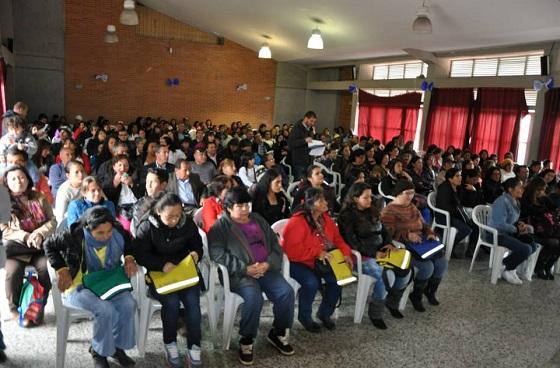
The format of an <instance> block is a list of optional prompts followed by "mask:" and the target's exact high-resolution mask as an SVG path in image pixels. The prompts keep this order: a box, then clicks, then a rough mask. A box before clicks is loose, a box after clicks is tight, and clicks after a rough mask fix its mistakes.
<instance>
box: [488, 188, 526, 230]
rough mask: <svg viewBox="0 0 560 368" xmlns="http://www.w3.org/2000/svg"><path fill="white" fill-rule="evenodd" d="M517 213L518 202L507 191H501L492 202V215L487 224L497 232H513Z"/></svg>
mask: <svg viewBox="0 0 560 368" xmlns="http://www.w3.org/2000/svg"><path fill="white" fill-rule="evenodd" d="M519 214H520V208H519V202H518V201H517V200H515V199H514V198H513V197H512V196H511V195H510V194H509V193H503V194H502V195H501V196H499V197H498V198H497V199H496V200H495V201H494V203H492V217H491V218H490V220H489V221H488V225H489V226H492V227H494V228H496V229H497V230H498V232H501V233H508V234H515V233H516V232H517V226H516V223H517V221H518V220H519Z"/></svg>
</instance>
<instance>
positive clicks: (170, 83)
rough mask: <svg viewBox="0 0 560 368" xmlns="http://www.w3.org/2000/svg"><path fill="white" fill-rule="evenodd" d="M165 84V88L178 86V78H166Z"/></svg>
mask: <svg viewBox="0 0 560 368" xmlns="http://www.w3.org/2000/svg"><path fill="white" fill-rule="evenodd" d="M165 84H167V87H173V86H178V85H179V78H168V79H166V80H165Z"/></svg>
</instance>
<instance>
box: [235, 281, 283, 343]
mask: <svg viewBox="0 0 560 368" xmlns="http://www.w3.org/2000/svg"><path fill="white" fill-rule="evenodd" d="M232 291H233V292H234V293H236V294H239V295H241V297H242V298H243V305H242V306H241V321H240V322H239V335H241V336H242V337H244V338H249V339H254V338H255V337H256V336H257V331H258V329H259V322H260V318H261V310H262V305H263V296H262V293H263V292H264V293H265V294H266V297H267V298H268V299H269V300H270V301H271V302H272V304H273V307H272V313H273V314H274V322H272V327H273V328H274V331H275V333H277V334H280V335H284V331H285V330H286V329H287V328H291V327H292V324H293V322H294V289H292V287H291V286H290V284H288V282H287V281H286V280H285V279H284V277H283V276H282V274H281V273H280V272H277V271H268V272H266V273H265V274H264V276H263V277H261V278H259V279H254V278H251V277H244V278H243V279H242V280H241V283H240V285H239V287H237V288H235V289H233V290H232Z"/></svg>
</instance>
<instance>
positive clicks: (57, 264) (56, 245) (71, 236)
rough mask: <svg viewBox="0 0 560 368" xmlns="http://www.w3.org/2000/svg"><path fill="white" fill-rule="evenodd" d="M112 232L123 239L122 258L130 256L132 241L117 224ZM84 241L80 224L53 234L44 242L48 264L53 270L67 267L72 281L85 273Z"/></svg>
mask: <svg viewBox="0 0 560 368" xmlns="http://www.w3.org/2000/svg"><path fill="white" fill-rule="evenodd" d="M113 231H118V232H119V233H120V234H121V235H122V237H123V239H124V256H128V255H132V240H131V238H130V235H129V234H128V233H127V232H126V231H124V230H123V228H122V227H121V225H120V224H119V223H118V222H114V223H113ZM83 240H84V231H83V226H82V224H81V223H80V222H76V223H73V224H72V225H70V228H68V229H66V230H64V232H61V233H55V234H54V235H52V236H51V237H49V238H48V239H47V241H46V242H45V252H46V254H47V258H48V259H49V263H50V264H51V266H52V267H53V268H54V269H55V270H59V269H61V268H63V267H68V269H69V270H70V275H71V276H72V279H73V278H74V277H75V276H76V274H77V273H78V269H81V270H82V273H85V272H86V262H85V257H84V254H83V246H82V242H83Z"/></svg>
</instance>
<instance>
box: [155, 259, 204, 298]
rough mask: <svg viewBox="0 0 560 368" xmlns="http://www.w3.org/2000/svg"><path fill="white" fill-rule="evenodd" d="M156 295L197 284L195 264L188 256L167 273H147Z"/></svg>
mask: <svg viewBox="0 0 560 368" xmlns="http://www.w3.org/2000/svg"><path fill="white" fill-rule="evenodd" d="M148 275H149V277H150V279H151V280H152V282H153V283H154V287H155V289H156V291H157V292H158V294H170V293H173V292H175V291H178V290H183V289H186V288H189V287H191V286H194V285H196V284H198V281H199V277H198V271H197V269H196V263H195V262H194V260H193V259H192V257H191V255H190V254H189V255H188V256H187V257H186V258H184V259H183V260H182V261H181V262H179V264H178V265H177V266H176V267H175V268H174V269H172V270H171V271H169V272H160V271H150V272H149V273H148Z"/></svg>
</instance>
